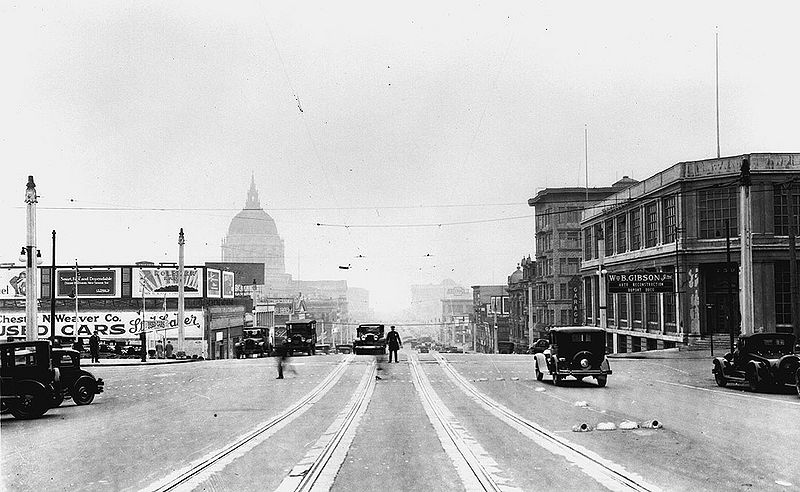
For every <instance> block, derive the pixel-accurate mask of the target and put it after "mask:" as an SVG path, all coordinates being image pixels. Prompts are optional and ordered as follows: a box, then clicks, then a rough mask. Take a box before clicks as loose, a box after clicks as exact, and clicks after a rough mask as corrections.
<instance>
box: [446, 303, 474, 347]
mask: <svg viewBox="0 0 800 492" xmlns="http://www.w3.org/2000/svg"><path fill="white" fill-rule="evenodd" d="M458 294H459V295H457V296H456V295H455V294H451V297H446V298H444V299H442V329H441V332H440V334H439V339H440V340H441V341H443V342H444V343H445V344H446V345H457V346H459V347H462V348H471V347H472V338H471V337H472V332H471V330H470V320H471V319H472V313H473V308H472V298H471V297H470V296H469V293H468V292H466V291H465V290H459V291H458Z"/></svg>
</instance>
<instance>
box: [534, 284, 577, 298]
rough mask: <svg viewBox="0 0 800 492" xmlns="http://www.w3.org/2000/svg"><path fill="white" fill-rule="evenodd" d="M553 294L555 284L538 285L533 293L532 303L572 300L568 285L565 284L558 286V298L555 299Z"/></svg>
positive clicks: (554, 292)
mask: <svg viewBox="0 0 800 492" xmlns="http://www.w3.org/2000/svg"><path fill="white" fill-rule="evenodd" d="M555 294H556V290H555V284H538V285H537V286H536V290H535V291H534V301H552V300H562V301H565V300H569V299H571V298H572V296H571V295H570V291H569V285H568V284H565V283H561V284H558V297H556V296H555Z"/></svg>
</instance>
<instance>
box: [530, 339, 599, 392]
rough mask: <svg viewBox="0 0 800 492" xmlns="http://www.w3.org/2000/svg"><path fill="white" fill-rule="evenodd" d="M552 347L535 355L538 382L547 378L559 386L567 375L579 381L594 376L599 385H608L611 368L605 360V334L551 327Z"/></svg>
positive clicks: (550, 340)
mask: <svg viewBox="0 0 800 492" xmlns="http://www.w3.org/2000/svg"><path fill="white" fill-rule="evenodd" d="M549 342H550V346H549V348H547V349H546V350H544V351H543V352H540V353H538V354H535V355H534V361H535V366H534V367H535V371H536V379H537V380H538V381H541V380H542V378H543V377H544V375H549V376H551V377H552V378H553V384H554V385H555V386H558V385H560V384H561V382H562V381H563V380H564V378H565V377H567V376H572V377H574V378H575V379H577V380H578V381H582V380H583V378H585V377H593V378H595V379H596V380H597V385H598V386H601V387H602V386H605V385H606V382H607V381H608V376H609V375H611V367H610V365H609V363H608V359H607V358H606V331H605V330H604V329H602V328H593V327H587V326H576V327H559V328H552V329H550V332H549Z"/></svg>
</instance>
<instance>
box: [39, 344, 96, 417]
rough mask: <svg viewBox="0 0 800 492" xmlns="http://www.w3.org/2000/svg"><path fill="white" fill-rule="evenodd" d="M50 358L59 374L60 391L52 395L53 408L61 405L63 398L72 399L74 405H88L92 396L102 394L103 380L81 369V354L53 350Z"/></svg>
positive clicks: (66, 350) (68, 350) (64, 349)
mask: <svg viewBox="0 0 800 492" xmlns="http://www.w3.org/2000/svg"><path fill="white" fill-rule="evenodd" d="M51 358H52V360H53V367H57V368H58V370H59V372H60V373H61V391H60V392H58V393H57V394H55V395H54V397H53V407H57V406H59V405H61V403H62V402H63V401H64V398H72V401H74V402H75V404H76V405H88V404H90V403H92V401H94V395H99V394H100V393H102V392H103V386H104V383H103V379H102V378H95V377H94V376H93V375H92V374H91V373H90V372H89V371H85V370H83V369H81V354H80V353H79V352H78V351H77V350H73V349H66V348H54V349H53V350H52V353H51Z"/></svg>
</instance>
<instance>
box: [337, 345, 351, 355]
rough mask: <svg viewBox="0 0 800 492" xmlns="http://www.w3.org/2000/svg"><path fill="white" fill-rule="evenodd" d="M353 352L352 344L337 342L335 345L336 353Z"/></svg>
mask: <svg viewBox="0 0 800 492" xmlns="http://www.w3.org/2000/svg"><path fill="white" fill-rule="evenodd" d="M352 352H353V346H352V345H347V344H339V345H337V346H336V353H339V354H349V353H352Z"/></svg>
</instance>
